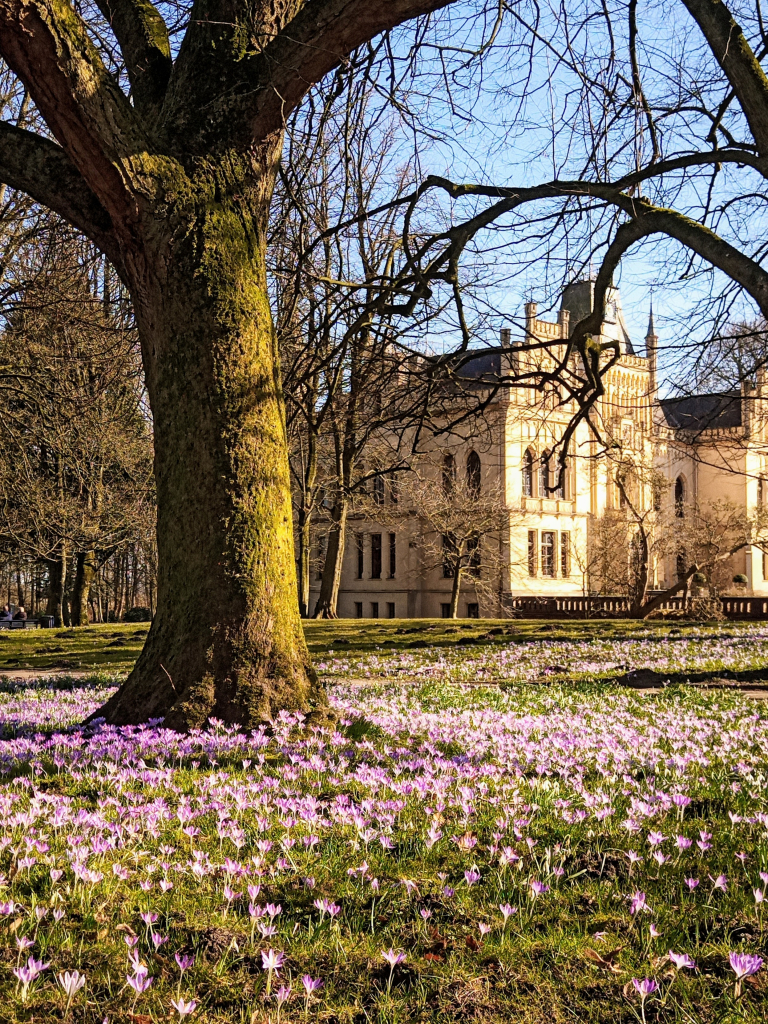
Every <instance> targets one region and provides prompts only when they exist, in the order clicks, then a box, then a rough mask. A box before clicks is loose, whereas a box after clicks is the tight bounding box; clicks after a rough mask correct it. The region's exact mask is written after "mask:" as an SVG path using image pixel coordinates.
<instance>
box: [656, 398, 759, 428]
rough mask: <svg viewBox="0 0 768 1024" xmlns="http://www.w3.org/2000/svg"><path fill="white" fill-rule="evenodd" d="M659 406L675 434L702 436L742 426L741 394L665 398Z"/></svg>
mask: <svg viewBox="0 0 768 1024" xmlns="http://www.w3.org/2000/svg"><path fill="white" fill-rule="evenodd" d="M659 404H660V405H661V408H662V411H663V413H664V418H665V419H666V421H667V425H668V426H670V427H674V428H675V429H676V430H689V431H694V432H699V431H702V430H719V429H722V428H723V427H740V426H741V425H742V423H741V392H739V391H725V392H723V393H721V394H715V395H691V396H690V397H688V398H663V399H662V400H661V401H660V403H659Z"/></svg>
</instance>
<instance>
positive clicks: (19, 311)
mask: <svg viewBox="0 0 768 1024" xmlns="http://www.w3.org/2000/svg"><path fill="white" fill-rule="evenodd" d="M29 263H30V264H31V265H34V273H32V266H30V275H31V276H30V279H29V280H28V281H27V283H26V284H25V286H24V287H23V289H22V290H21V291H20V292H19V293H18V294H17V296H16V298H15V302H14V304H13V308H12V309H11V310H10V311H9V312H8V315H7V320H6V325H5V329H4V330H3V332H2V333H1V334H0V365H2V366H3V367H4V368H5V372H4V374H3V379H2V381H0V393H1V394H2V395H3V398H4V418H3V431H2V434H0V539H1V540H2V543H3V544H4V546H5V548H6V550H12V551H15V553H16V554H17V556H18V555H21V556H22V557H23V558H25V559H27V560H28V559H29V558H33V559H37V560H40V561H42V563H43V564H44V566H45V568H46V574H47V583H48V606H47V609H46V610H47V611H48V613H49V614H52V615H54V616H55V618H56V620H57V623H59V624H61V623H62V622H66V624H67V625H69V624H70V623H71V624H72V625H84V624H85V623H86V622H87V621H88V603H89V598H90V591H91V587H92V584H93V582H94V579H95V577H96V574H97V572H98V571H99V568H100V566H101V565H102V564H103V563H104V562H106V561H107V559H109V558H110V557H111V556H112V555H114V554H115V553H116V552H117V551H119V550H121V549H124V548H125V547H126V546H127V545H130V544H134V545H135V544H136V543H137V542H138V541H140V540H143V539H144V538H145V537H146V536H147V535H148V534H151V532H152V527H153V525H154V522H153V521H154V503H153V487H152V459H151V429H150V424H149V422H148V419H147V415H146V410H145V408H144V395H143V388H142V384H141V373H140V364H139V358H138V352H137V348H136V342H135V331H134V330H133V329H132V327H131V323H130V316H129V310H126V308H125V303H124V301H123V300H122V297H121V295H120V289H119V288H116V285H117V281H116V280H113V281H111V282H110V278H109V268H108V267H107V268H105V267H104V262H103V259H101V258H100V257H98V258H97V257H96V256H95V254H94V253H93V251H92V247H91V246H89V245H87V244H84V243H83V242H82V241H81V240H79V239H77V238H76V237H74V236H73V233H72V232H71V230H70V229H68V228H67V227H66V226H64V225H62V224H61V223H56V222H55V221H54V223H52V224H50V225H49V227H48V230H47V232H46V233H45V234H44V235H43V236H41V237H39V238H38V239H37V242H36V244H35V245H34V246H33V250H32V256H31V258H30V259H29ZM68 569H69V570H71V575H72V580H71V584H70V583H69V580H68ZM68 584H69V586H68Z"/></svg>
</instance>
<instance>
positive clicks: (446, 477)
mask: <svg viewBox="0 0 768 1024" xmlns="http://www.w3.org/2000/svg"><path fill="white" fill-rule="evenodd" d="M455 483H456V459H454V457H453V455H451V453H450V452H446V453H445V455H444V456H443V493H444V494H445V495H446V496H447V497H450V496H451V495H452V494H453V488H454V484H455Z"/></svg>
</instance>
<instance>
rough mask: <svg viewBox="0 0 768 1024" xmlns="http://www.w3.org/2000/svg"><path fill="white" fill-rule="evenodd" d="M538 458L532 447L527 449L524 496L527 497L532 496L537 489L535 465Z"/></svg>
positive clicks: (524, 466)
mask: <svg viewBox="0 0 768 1024" xmlns="http://www.w3.org/2000/svg"><path fill="white" fill-rule="evenodd" d="M535 463H536V458H535V456H534V454H533V452H532V451H531V449H530V448H527V449H526V452H525V455H524V456H523V496H524V497H525V498H532V497H533V496H534V491H535V487H536V485H535V476H536V474H535V471H534V465H535Z"/></svg>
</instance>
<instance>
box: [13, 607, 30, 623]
mask: <svg viewBox="0 0 768 1024" xmlns="http://www.w3.org/2000/svg"><path fill="white" fill-rule="evenodd" d="M26 618H27V613H26V612H25V611H24V605H23V604H20V605H19V610H18V611H17V612H16V614H15V615H14V616H13V621H14V622H25V621H26Z"/></svg>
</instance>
